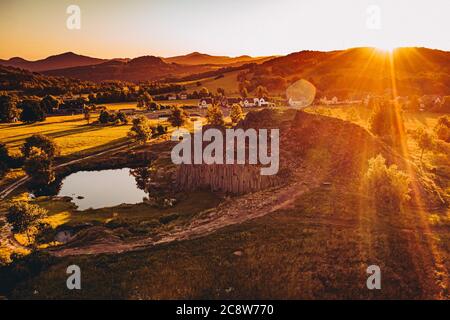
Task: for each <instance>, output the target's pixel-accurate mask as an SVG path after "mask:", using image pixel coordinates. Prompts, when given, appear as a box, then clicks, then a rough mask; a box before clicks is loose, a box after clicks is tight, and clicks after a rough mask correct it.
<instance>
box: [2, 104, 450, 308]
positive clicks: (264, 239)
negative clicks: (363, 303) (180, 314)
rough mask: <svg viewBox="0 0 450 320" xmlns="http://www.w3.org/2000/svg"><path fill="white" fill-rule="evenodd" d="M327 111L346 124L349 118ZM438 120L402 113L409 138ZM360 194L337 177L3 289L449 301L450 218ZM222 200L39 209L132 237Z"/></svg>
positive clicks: (33, 294) (44, 295)
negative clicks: (74, 273) (212, 227)
mask: <svg viewBox="0 0 450 320" xmlns="http://www.w3.org/2000/svg"><path fill="white" fill-rule="evenodd" d="M363 111H364V110H363ZM330 112H331V113H332V115H333V116H336V117H340V118H344V119H346V118H347V117H349V116H348V112H347V109H345V108H342V109H332V110H331V111H330ZM438 116H439V115H435V114H419V115H408V114H406V115H405V120H406V124H407V127H408V128H409V129H414V128H416V127H418V126H419V125H422V124H425V125H427V126H428V127H431V126H433V125H434V123H435V121H436V119H437V117H438ZM368 117H369V113H368V112H367V113H361V114H360V116H359V119H352V121H355V122H359V123H360V124H361V125H365V124H367V119H368ZM346 120H347V119H346ZM359 187H360V185H359V183H355V181H353V180H351V178H348V177H340V176H335V177H332V178H331V179H330V185H329V186H320V187H317V188H314V189H311V190H310V191H309V192H307V193H305V194H303V195H302V196H301V197H300V198H298V199H296V201H295V203H294V204H293V206H292V207H289V208H285V209H282V210H278V211H277V212H274V213H273V214H270V215H268V216H265V217H262V218H259V219H256V220H252V221H248V222H246V223H244V224H241V225H235V226H230V227H226V228H224V229H221V230H219V231H218V232H215V233H213V234H211V235H209V236H206V237H203V238H200V239H194V240H187V241H181V242H174V243H171V244H167V245H161V246H158V247H155V248H150V249H145V250H141V251H136V252H128V253H121V254H114V255H100V256H89V255H86V256H74V257H66V258H59V259H56V258H53V257H49V256H48V255H45V254H40V255H39V254H38V256H37V257H36V256H35V255H31V256H28V257H26V258H25V260H23V261H18V263H17V264H15V265H14V266H12V267H11V269H3V270H0V282H1V281H3V283H4V291H3V292H0V295H1V294H5V293H7V294H8V297H11V298H31V299H32V298H37V299H54V298H87V299H91V298H97V299H99V298H100V299H101V298H105V299H205V298H213V299H214V298H216V299H233V298H239V299H318V298H320V299H336V298H340V299H346V298H356V299H370V298H376V299H387V298H397V299H417V298H427V299H430V298H438V297H439V295H441V296H440V298H444V299H445V298H447V299H448V297H449V292H448V284H447V283H445V281H446V279H445V274H444V272H443V271H444V270H449V269H450V246H449V245H448V243H449V240H450V239H449V236H448V234H449V229H450V218H449V214H450V213H449V212H423V211H422V210H419V209H417V208H416V209H414V208H403V209H402V210H400V212H396V213H395V214H392V213H389V214H387V213H380V212H377V211H376V209H375V208H374V204H373V203H371V201H370V199H368V198H367V196H366V195H365V194H363V193H361V190H360V189H359ZM218 201H219V200H218V198H216V197H214V196H213V195H211V194H205V193H193V194H189V195H186V197H185V198H184V199H183V200H182V201H181V202H180V203H179V204H178V205H177V206H175V207H174V208H171V209H166V210H158V209H154V208H151V207H149V206H146V205H134V206H118V207H114V208H104V209H98V210H88V211H85V212H78V211H76V210H74V207H73V205H71V204H70V203H69V202H67V201H53V200H50V199H48V198H40V199H38V200H37V202H38V203H39V204H40V205H41V206H43V207H45V208H47V209H48V210H49V211H50V218H49V220H48V221H49V222H50V223H51V224H52V225H53V226H54V227H58V226H63V225H65V226H68V227H70V226H74V225H77V224H80V223H85V222H89V223H94V224H95V225H101V226H107V227H111V226H114V228H117V227H119V228H122V227H124V228H126V229H128V230H129V231H130V230H131V233H132V234H139V233H140V232H142V233H144V234H148V233H151V232H153V231H154V230H156V229H158V230H160V229H159V228H164V227H165V226H166V224H167V221H169V222H168V223H173V224H177V223H181V224H183V223H185V222H186V221H188V220H189V219H191V218H192V217H193V216H194V215H195V213H198V212H199V211H201V210H205V209H208V208H210V207H213V206H215V205H217V203H218ZM430 237H431V238H433V242H430V240H429V239H430ZM435 244H437V245H435ZM70 264H77V265H78V266H80V267H81V270H82V273H83V290H73V291H69V290H67V288H66V286H65V280H66V279H67V274H66V268H67V266H68V265H70ZM372 264H375V265H379V266H380V267H381V270H382V279H383V280H382V281H383V282H382V283H383V284H382V288H383V289H382V290H372V291H370V290H367V288H366V279H367V273H366V268H367V266H368V265H372ZM30 265H31V266H33V269H30V267H29V266H30ZM441 277H442V278H441ZM16 279H20V281H19V282H20V283H19V284H18V285H17V283H15V281H17V280H16ZM439 279H442V280H439ZM439 281H441V283H440V282H439ZM440 285H441V286H442V287H445V286H447V287H446V288H447V289H443V290H441V289H442V288H440V287H439V286H440Z"/></svg>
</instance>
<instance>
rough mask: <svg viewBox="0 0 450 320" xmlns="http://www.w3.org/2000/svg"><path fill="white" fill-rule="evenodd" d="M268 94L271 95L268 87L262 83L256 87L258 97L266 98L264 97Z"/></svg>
mask: <svg viewBox="0 0 450 320" xmlns="http://www.w3.org/2000/svg"><path fill="white" fill-rule="evenodd" d="M268 95H269V92H268V91H267V88H266V87H264V86H261V85H260V86H258V87H257V88H256V96H257V97H258V98H264V97H267V96H268Z"/></svg>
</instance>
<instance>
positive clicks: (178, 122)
mask: <svg viewBox="0 0 450 320" xmlns="http://www.w3.org/2000/svg"><path fill="white" fill-rule="evenodd" d="M187 120H188V115H187V113H186V111H184V110H183V109H182V108H180V107H178V106H175V107H173V108H172V113H171V115H170V117H169V122H170V124H171V125H172V126H173V127H177V128H179V127H181V126H182V125H184V124H185V123H186V122H187Z"/></svg>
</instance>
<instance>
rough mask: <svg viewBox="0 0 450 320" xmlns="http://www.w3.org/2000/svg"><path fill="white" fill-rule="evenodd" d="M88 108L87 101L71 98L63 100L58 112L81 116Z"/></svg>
mask: <svg viewBox="0 0 450 320" xmlns="http://www.w3.org/2000/svg"><path fill="white" fill-rule="evenodd" d="M85 106H86V101H85V100H84V99H82V98H71V99H65V100H63V103H62V104H61V105H60V106H59V108H58V112H59V113H64V114H81V113H83V111H84V108H85Z"/></svg>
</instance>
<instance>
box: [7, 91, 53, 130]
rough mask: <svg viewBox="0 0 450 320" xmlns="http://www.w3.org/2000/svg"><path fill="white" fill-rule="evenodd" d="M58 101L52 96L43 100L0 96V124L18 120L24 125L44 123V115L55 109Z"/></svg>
mask: <svg viewBox="0 0 450 320" xmlns="http://www.w3.org/2000/svg"><path fill="white" fill-rule="evenodd" d="M59 104H60V101H59V100H58V99H57V98H55V97H54V96H51V95H47V96H45V97H44V98H42V99H41V98H39V97H27V98H23V99H19V98H18V97H17V96H15V95H7V94H3V95H0V122H2V123H11V122H14V121H17V120H20V121H22V122H25V123H33V122H38V121H44V120H45V118H46V115H47V114H49V113H51V112H53V110H55V109H57V108H58V106H59Z"/></svg>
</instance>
